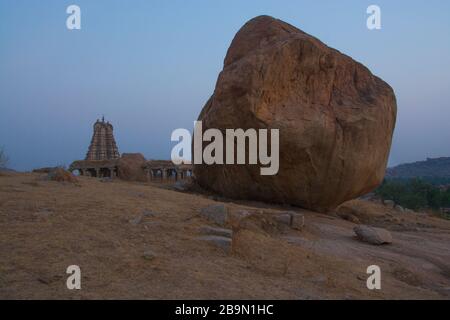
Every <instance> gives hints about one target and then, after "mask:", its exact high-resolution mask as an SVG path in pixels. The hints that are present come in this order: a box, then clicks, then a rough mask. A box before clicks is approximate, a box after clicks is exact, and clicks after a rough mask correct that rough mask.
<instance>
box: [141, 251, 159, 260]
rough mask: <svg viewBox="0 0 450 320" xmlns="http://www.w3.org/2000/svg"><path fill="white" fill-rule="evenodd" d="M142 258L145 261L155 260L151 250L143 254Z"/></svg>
mask: <svg viewBox="0 0 450 320" xmlns="http://www.w3.org/2000/svg"><path fill="white" fill-rule="evenodd" d="M142 257H143V258H144V259H146V260H153V259H155V258H156V254H155V253H154V252H153V251H152V250H147V251H145V252H144V254H143V255H142Z"/></svg>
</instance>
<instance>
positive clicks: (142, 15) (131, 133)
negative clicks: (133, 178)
mask: <svg viewBox="0 0 450 320" xmlns="http://www.w3.org/2000/svg"><path fill="white" fill-rule="evenodd" d="M70 4H77V5H79V6H80V7H81V10H82V29H81V30H79V31H69V30H67V29H66V25H65V21H66V18H67V14H66V8H67V6H68V5H70ZM370 4H377V5H379V6H380V7H381V10H382V30H379V31H369V30H368V29H367V28H366V17H367V14H366V8H367V6H368V5H370ZM261 14H267V15H271V16H274V17H276V18H279V19H282V20H285V21H287V22H289V23H291V24H293V25H295V26H297V27H299V28H300V29H302V30H304V31H306V32H308V33H310V34H312V35H314V36H316V37H318V38H319V39H321V40H322V41H324V42H325V43H326V44H328V45H330V46H332V47H335V48H336V49H338V50H340V51H342V52H344V53H346V54H348V55H350V56H352V57H353V58H354V59H356V60H358V61H360V62H362V63H364V64H365V65H366V66H368V67H369V68H370V69H371V70H372V72H373V73H375V74H376V75H378V76H380V77H382V78H383V79H384V80H385V81H387V82H388V83H389V84H390V85H391V86H392V87H393V88H394V90H395V92H396V94H397V100H398V109H399V110H398V122H397V128H396V132H395V137H394V144H393V148H392V151H391V159H390V164H397V163H400V162H407V161H415V160H421V159H425V158H426V157H437V156H450V143H449V141H450V124H449V123H450V121H449V120H450V105H449V101H450V22H449V21H450V15H449V14H450V1H446V0H442V1H437V0H434V1H377V0H373V1H365V0H354V1H350V0H347V1H331V0H328V1H325V0H323V1H320V0H319V1H300V0H296V1H275V0H273V1H264V0H253V1H251V0H249V1H242V0H239V1H238V0H227V1H219V0H202V1H200V0H190V1H181V0H178V1H174V0H164V1H163V0H161V1H152V0H138V1H134V0H129V1H125V0H123V1H119V0H71V1H65V0H40V1H25V0H0V146H4V147H5V149H6V151H7V153H8V154H9V157H10V167H12V168H15V169H19V170H29V169H32V168H35V167H41V166H51V165H58V164H67V165H68V164H70V163H71V162H72V161H73V160H76V159H82V158H84V156H85V153H86V151H87V147H88V144H89V141H90V138H91V134H92V124H93V122H94V121H95V120H96V119H97V118H100V117H101V115H102V114H104V115H105V117H106V119H107V120H109V121H111V122H112V123H113V124H114V126H115V135H116V140H117V143H118V146H119V150H120V152H142V153H143V154H144V155H145V156H146V157H147V158H165V159H168V158H170V150H171V148H172V146H173V145H174V143H172V142H171V141H170V134H171V132H172V130H173V129H176V128H180V127H183V128H188V129H191V128H192V123H193V121H194V120H195V119H196V118H197V116H198V113H199V112H200V110H201V108H202V107H203V105H204V103H205V102H206V100H207V99H208V97H209V96H210V95H211V94H212V92H213V88H214V85H215V82H216V79H217V75H218V73H219V71H220V70H221V69H222V64H223V58H224V56H225V53H226V50H227V48H228V46H229V44H230V42H231V40H232V38H233V36H234V34H235V33H236V32H237V30H238V29H239V28H240V27H241V26H242V25H243V24H244V23H245V22H246V21H247V20H249V19H250V18H252V17H254V16H257V15H261Z"/></svg>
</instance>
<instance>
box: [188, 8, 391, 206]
mask: <svg viewBox="0 0 450 320" xmlns="http://www.w3.org/2000/svg"><path fill="white" fill-rule="evenodd" d="M396 110H397V107H396V99H395V95H394V92H393V90H392V88H391V87H390V86H389V85H388V84H387V83H385V82H384V81H383V80H381V79H380V78H378V77H376V76H374V75H373V74H372V73H371V72H370V71H369V70H368V69H367V68H366V67H365V66H363V65H362V64H360V63H358V62H356V61H354V60H353V59H352V58H350V57H349V56H346V55H344V54H342V53H340V52H339V51H337V50H335V49H332V48H330V47H328V46H327V45H325V44H324V43H322V42H321V41H320V40H318V39H316V38H314V37H312V36H310V35H308V34H306V33H304V32H303V31H301V30H299V29H297V28H295V27H293V26H291V25H289V24H287V23H285V22H283V21H280V20H277V19H274V18H272V17H268V16H260V17H256V18H254V19H252V20H250V21H249V22H247V23H246V24H245V25H244V26H243V27H242V28H241V29H240V30H239V32H238V33H237V34H236V36H235V37H234V39H233V41H232V43H231V46H230V48H229V49H228V52H227V55H226V57H225V61H224V67H223V70H222V72H221V73H220V74H219V77H218V80H217V84H216V87H215V90H214V94H213V95H212V96H211V98H210V99H209V100H208V102H207V103H206V105H205V106H204V108H203V110H202V111H201V113H200V116H199V120H201V121H202V122H203V130H207V129H208V128H217V129H220V130H221V131H222V132H223V133H224V132H225V129H227V128H230V129H236V128H242V129H244V130H246V129H249V128H255V129H261V128H265V129H279V130H280V145H279V146H280V153H279V156H280V167H279V171H278V173H277V174H276V175H273V176H263V175H261V174H260V167H261V166H260V165H248V164H247V165H226V164H225V165H218V164H214V165H205V164H198V165H195V166H194V174H195V177H196V181H197V183H198V184H199V185H200V186H202V187H203V188H206V189H210V190H212V191H215V192H217V193H220V194H222V195H225V196H227V197H231V198H239V199H254V200H262V201H269V202H278V203H287V204H292V205H297V206H301V207H304V208H309V209H313V210H317V211H327V210H329V209H332V208H335V207H336V206H338V205H339V204H341V203H343V202H344V201H347V200H349V199H353V198H355V197H358V196H360V195H363V194H365V193H368V192H369V191H371V190H373V189H374V188H375V187H377V186H378V185H379V184H380V182H381V181H382V179H383V177H384V173H385V169H386V164H387V159H388V155H389V150H390V147H391V140H392V134H393V130H394V126H395V120H396ZM206 144H207V143H205V145H206ZM225 152H226V151H225V150H224V153H225Z"/></svg>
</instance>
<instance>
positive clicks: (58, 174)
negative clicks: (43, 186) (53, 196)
mask: <svg viewBox="0 0 450 320" xmlns="http://www.w3.org/2000/svg"><path fill="white" fill-rule="evenodd" d="M47 180H51V181H58V182H70V183H76V182H78V179H77V178H76V177H75V176H74V175H73V174H72V173H71V172H69V171H67V170H64V169H63V168H56V169H54V170H52V171H50V172H49V173H48V174H47Z"/></svg>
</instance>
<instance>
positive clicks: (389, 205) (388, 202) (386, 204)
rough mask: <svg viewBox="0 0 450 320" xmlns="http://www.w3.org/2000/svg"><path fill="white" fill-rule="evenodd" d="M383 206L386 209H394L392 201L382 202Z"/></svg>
mask: <svg viewBox="0 0 450 320" xmlns="http://www.w3.org/2000/svg"><path fill="white" fill-rule="evenodd" d="M383 204H384V205H385V206H386V207H389V208H394V207H395V202H394V201H392V200H384V201H383Z"/></svg>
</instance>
